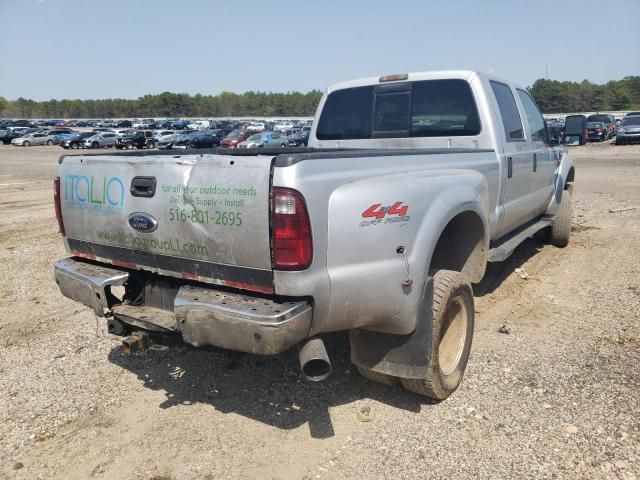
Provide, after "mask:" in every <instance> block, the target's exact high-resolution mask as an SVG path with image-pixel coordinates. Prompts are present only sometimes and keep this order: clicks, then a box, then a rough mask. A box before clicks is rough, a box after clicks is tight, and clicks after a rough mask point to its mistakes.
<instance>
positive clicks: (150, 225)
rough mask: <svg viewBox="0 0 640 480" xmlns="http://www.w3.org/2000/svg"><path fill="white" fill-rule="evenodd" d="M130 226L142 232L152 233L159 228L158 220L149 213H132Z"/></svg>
mask: <svg viewBox="0 0 640 480" xmlns="http://www.w3.org/2000/svg"><path fill="white" fill-rule="evenodd" d="M129 226H130V227H131V228H133V229H134V230H137V231H138V232H142V233H151V232H153V231H155V229H156V228H158V220H156V219H155V218H154V217H153V216H151V215H149V214H148V213H140V212H137V213H132V214H131V215H129Z"/></svg>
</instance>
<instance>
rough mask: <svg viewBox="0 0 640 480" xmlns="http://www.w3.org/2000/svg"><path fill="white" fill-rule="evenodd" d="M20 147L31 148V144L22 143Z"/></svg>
mask: <svg viewBox="0 0 640 480" xmlns="http://www.w3.org/2000/svg"><path fill="white" fill-rule="evenodd" d="M22 146H24V147H30V146H31V144H30V143H29V142H24V143H23V144H22Z"/></svg>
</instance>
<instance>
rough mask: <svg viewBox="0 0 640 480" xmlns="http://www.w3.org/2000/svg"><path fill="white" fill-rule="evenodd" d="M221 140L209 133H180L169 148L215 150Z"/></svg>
mask: <svg viewBox="0 0 640 480" xmlns="http://www.w3.org/2000/svg"><path fill="white" fill-rule="evenodd" d="M219 144H220V139H219V138H218V137H216V136H215V135H211V134H210V133H207V132H198V131H195V132H190V133H180V134H178V135H177V137H176V138H175V140H174V141H173V142H172V143H171V144H169V145H168V146H167V148H214V147H217V146H218V145H219Z"/></svg>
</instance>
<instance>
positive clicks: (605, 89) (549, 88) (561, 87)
mask: <svg viewBox="0 0 640 480" xmlns="http://www.w3.org/2000/svg"><path fill="white" fill-rule="evenodd" d="M528 90H529V93H531V96H532V97H533V98H534V99H535V100H536V103H537V104H538V106H539V107H540V109H542V111H543V112H545V113H559V112H597V111H607V110H609V111H619V110H640V76H632V77H625V78H623V79H622V80H611V81H610V82H607V83H605V84H604V85H596V84H593V83H591V82H589V81H587V80H583V81H582V82H580V83H576V82H559V81H557V80H546V79H542V78H541V79H539V80H536V81H535V82H534V84H533V85H532V86H531V87H529V89H528Z"/></svg>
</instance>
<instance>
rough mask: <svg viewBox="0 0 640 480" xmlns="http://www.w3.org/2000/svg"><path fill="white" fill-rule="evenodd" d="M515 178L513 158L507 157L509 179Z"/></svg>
mask: <svg viewBox="0 0 640 480" xmlns="http://www.w3.org/2000/svg"><path fill="white" fill-rule="evenodd" d="M511 177H513V158H511V157H507V178H511Z"/></svg>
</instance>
